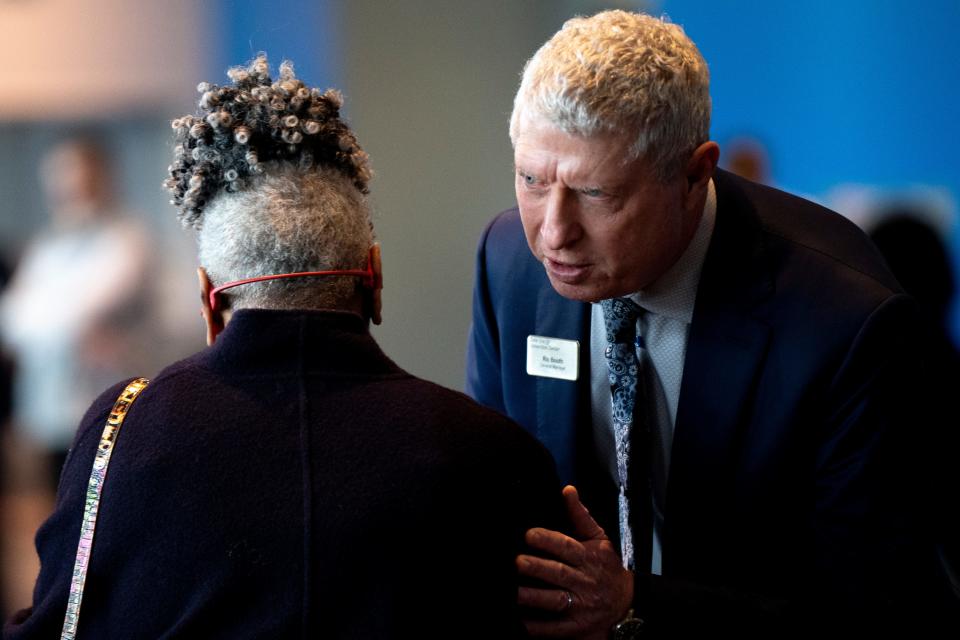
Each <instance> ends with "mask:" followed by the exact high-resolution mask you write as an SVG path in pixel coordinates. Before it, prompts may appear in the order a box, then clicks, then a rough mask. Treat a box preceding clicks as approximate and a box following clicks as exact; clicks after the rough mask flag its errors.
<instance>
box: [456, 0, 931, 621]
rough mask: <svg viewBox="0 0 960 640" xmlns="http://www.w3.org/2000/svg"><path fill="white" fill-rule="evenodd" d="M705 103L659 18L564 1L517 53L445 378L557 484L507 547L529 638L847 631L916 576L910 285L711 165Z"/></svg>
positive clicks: (826, 222)
mask: <svg viewBox="0 0 960 640" xmlns="http://www.w3.org/2000/svg"><path fill="white" fill-rule="evenodd" d="M709 128H710V94H709V73H708V70H707V65H706V63H705V61H704V59H703V57H702V56H701V55H700V52H699V51H698V50H697V48H696V46H695V45H694V44H693V42H691V41H690V39H689V38H688V37H687V36H686V35H685V34H684V32H683V30H682V29H681V28H680V27H679V26H677V25H674V24H670V23H669V22H667V21H664V20H658V19H656V18H652V17H650V16H646V15H640V14H634V13H627V12H624V11H608V12H604V13H600V14H598V15H595V16H593V17H591V18H577V19H573V20H570V21H568V22H567V23H566V24H565V25H564V27H563V29H561V30H560V31H559V32H558V33H557V34H555V35H554V36H553V37H552V38H551V39H550V40H549V41H548V42H547V43H546V44H544V45H543V47H542V48H541V49H540V50H539V51H538V52H537V53H536V54H535V55H534V56H533V58H531V60H530V61H529V62H528V63H527V66H526V68H525V70H524V73H523V79H522V81H521V84H520V88H519V90H518V92H517V96H516V101H515V103H514V110H513V115H512V117H511V120H510V138H511V141H512V142H513V148H514V160H515V165H516V174H515V188H516V195H517V203H518V208H516V209H512V210H509V211H506V212H504V213H502V214H500V215H499V216H498V217H497V218H496V219H495V220H494V221H493V222H491V224H490V225H489V226H488V227H487V229H486V231H485V232H484V235H483V237H482V239H481V242H480V248H479V253H478V257H477V276H476V285H475V294H474V311H473V326H472V329H471V334H470V341H469V353H468V366H467V389H468V392H469V393H470V394H471V395H472V396H473V397H474V398H476V399H477V400H479V401H480V402H482V403H484V404H486V405H488V406H490V407H493V408H495V409H497V410H499V411H501V412H503V413H505V414H507V415H509V416H511V417H512V418H514V419H515V420H517V421H518V422H520V423H521V424H522V425H524V426H525V427H526V428H527V429H528V430H529V431H530V432H531V433H533V434H535V435H536V436H537V437H538V438H539V439H540V440H541V441H542V442H543V443H544V444H546V445H547V447H548V448H549V449H550V450H551V452H552V453H553V455H554V457H555V459H556V461H557V464H558V467H559V470H560V473H561V477H562V479H564V480H565V481H566V482H570V483H575V484H576V485H577V489H578V490H579V493H578V491H577V490H574V489H573V488H571V487H568V488H567V489H565V491H564V495H565V498H566V500H567V504H568V509H569V511H570V513H571V516H572V518H573V520H574V522H575V523H576V525H577V532H576V535H575V536H574V537H568V536H565V535H563V534H560V533H558V532H554V531H549V530H546V529H533V530H531V531H529V532H528V534H527V540H528V542H529V543H530V544H531V545H532V546H533V547H534V548H535V549H537V553H536V554H532V555H521V556H520V557H519V558H518V566H519V568H520V571H521V572H522V573H523V574H525V575H528V576H530V577H533V578H536V579H538V580H540V581H541V583H540V585H539V586H537V587H531V588H522V589H521V590H520V594H519V599H520V602H521V604H523V605H525V606H527V607H530V608H532V609H533V610H535V611H536V612H537V613H536V615H534V614H531V616H530V618H529V619H528V621H527V628H528V630H529V631H530V632H531V633H532V634H533V635H535V636H546V637H584V638H602V637H606V636H607V634H608V633H610V632H611V630H612V633H613V636H614V637H617V638H631V637H640V636H641V635H642V636H643V637H656V636H657V635H658V634H666V635H667V636H669V637H682V636H683V635H684V634H686V633H705V632H716V631H717V630H720V629H725V630H727V631H729V632H731V633H733V634H735V635H737V636H738V637H744V636H749V635H760V636H767V637H782V636H783V635H785V634H786V633H788V632H798V633H807V632H812V631H815V630H816V631H823V630H827V631H830V632H832V631H837V630H839V629H841V628H845V625H850V628H856V629H860V630H862V629H864V628H865V627H869V626H871V625H872V624H883V625H884V626H886V625H895V624H896V623H898V622H905V621H907V620H910V614H911V613H913V612H915V611H916V610H917V608H918V607H920V606H926V605H927V604H928V603H930V602H931V600H929V599H928V598H935V596H933V595H931V594H933V593H935V592H937V593H939V592H938V591H937V588H938V587H939V585H937V584H935V582H936V579H937V578H936V568H935V559H934V557H933V555H932V547H931V546H930V545H929V544H928V540H927V539H926V537H925V532H924V527H923V523H924V521H923V515H922V513H921V512H920V509H919V505H920V503H921V502H922V500H921V498H922V497H923V495H924V493H923V491H924V488H923V484H922V480H923V474H922V473H921V472H920V471H919V463H920V461H921V460H922V457H921V455H920V454H921V452H920V449H919V445H921V444H923V442H924V439H925V437H926V434H925V431H924V427H925V423H924V421H923V420H922V419H920V417H919V416H918V413H917V411H918V406H919V405H921V402H920V400H919V398H920V395H919V389H920V385H921V380H922V376H921V375H920V372H921V370H922V367H921V364H922V363H921V357H920V352H921V349H920V346H921V345H920V344H919V342H918V340H917V339H916V335H917V333H916V328H917V326H918V325H917V318H916V314H915V307H914V303H913V301H912V300H911V299H910V298H909V297H908V296H906V295H905V294H904V293H903V292H902V290H901V288H900V287H899V285H898V284H897V282H896V281H895V279H894V278H893V277H892V276H891V275H890V273H889V272H888V270H887V269H886V267H885V266H884V264H883V261H882V260H881V259H880V257H879V256H878V254H877V252H876V250H875V249H874V247H873V246H872V245H871V244H870V242H869V241H868V240H867V239H866V237H865V236H864V235H863V234H862V233H861V232H860V231H859V230H857V229H856V228H855V227H854V226H853V225H852V224H850V223H849V222H848V221H846V220H844V219H843V218H841V217H840V216H838V215H837V214H835V213H833V212H830V211H828V210H826V209H823V208H822V207H819V206H817V205H814V204H812V203H810V202H806V201H804V200H801V199H799V198H796V197H793V196H790V195H788V194H785V193H782V192H779V191H776V190H773V189H769V188H766V187H762V186H760V185H756V184H753V183H751V182H748V181H745V180H742V179H739V178H737V177H735V176H733V175H731V174H728V173H726V172H724V171H721V170H719V169H717V161H718V158H719V155H720V150H719V147H718V145H717V144H716V143H715V142H713V141H711V140H710V137H709ZM581 495H582V502H581V500H580V496H581ZM584 505H586V506H588V507H589V508H590V510H591V512H590V513H587V511H586V509H585V507H584ZM591 514H592V515H591ZM925 622H927V619H925V618H919V619H915V620H911V624H917V625H921V624H923V623H925Z"/></svg>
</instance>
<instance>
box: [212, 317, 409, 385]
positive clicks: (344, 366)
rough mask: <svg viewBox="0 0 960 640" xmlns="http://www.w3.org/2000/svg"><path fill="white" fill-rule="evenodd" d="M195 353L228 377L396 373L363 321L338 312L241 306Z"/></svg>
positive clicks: (396, 370) (395, 367)
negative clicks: (216, 333)
mask: <svg viewBox="0 0 960 640" xmlns="http://www.w3.org/2000/svg"><path fill="white" fill-rule="evenodd" d="M199 357H200V360H201V363H202V364H203V365H204V366H206V367H208V368H211V369H214V370H222V371H226V372H228V373H230V374H232V375H266V374H278V373H279V374H290V375H292V374H296V373H310V374H314V373H319V374H328V375H377V374H393V373H400V369H398V368H397V366H396V365H395V364H394V363H393V362H392V361H391V360H390V359H389V358H387V356H386V355H384V353H383V351H381V350H380V347H379V346H378V345H377V343H376V342H375V341H374V340H373V337H372V336H371V335H370V333H369V331H368V323H367V321H366V320H364V319H363V318H361V317H360V316H358V315H356V314H353V313H347V312H342V311H303V310H294V311H287V310H275V309H241V310H239V311H237V312H236V313H234V314H233V317H232V318H231V319H230V322H228V323H227V326H226V328H225V329H224V330H223V333H221V334H220V335H219V336H218V337H217V340H216V341H215V342H214V343H213V345H212V346H211V347H208V348H207V349H206V350H204V351H202V352H201V353H200V354H199Z"/></svg>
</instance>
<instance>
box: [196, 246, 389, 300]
mask: <svg viewBox="0 0 960 640" xmlns="http://www.w3.org/2000/svg"><path fill="white" fill-rule="evenodd" d="M309 276H359V277H360V278H362V280H361V281H360V282H361V284H362V285H363V286H364V287H366V288H368V289H374V288H376V286H377V277H376V274H374V272H373V261H372V260H369V259H368V260H367V268H366V269H347V270H338V271H299V272H297V273H276V274H273V275H269V276H257V277H256V278H245V279H243V280H235V281H233V282H228V283H226V284H222V285H220V286H219V287H215V288H213V289H211V290H210V308H211V309H212V310H214V311H216V309H217V294H218V293H220V292H221V291H225V290H227V289H232V288H233V287H239V286H240V285H242V284H250V283H252V282H264V281H266V280H281V279H283V278H301V277H309Z"/></svg>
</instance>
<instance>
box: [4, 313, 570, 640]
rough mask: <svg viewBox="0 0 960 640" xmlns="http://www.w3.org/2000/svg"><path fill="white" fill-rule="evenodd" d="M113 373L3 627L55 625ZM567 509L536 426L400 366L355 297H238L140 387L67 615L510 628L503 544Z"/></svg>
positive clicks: (126, 624) (458, 634) (23, 634)
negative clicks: (85, 572) (358, 312)
mask: <svg viewBox="0 0 960 640" xmlns="http://www.w3.org/2000/svg"><path fill="white" fill-rule="evenodd" d="M124 384H125V383H121V384H118V385H117V386H115V387H113V388H112V389H109V390H108V391H106V392H105V393H104V394H103V395H102V396H101V397H100V398H99V399H98V400H97V401H96V402H95V403H94V404H93V406H92V407H91V408H90V410H89V411H88V412H87V414H86V416H85V417H84V418H83V421H82V423H81V425H80V429H79V432H78V434H77V439H76V441H75V443H74V447H73V449H72V450H71V453H70V456H69V457H68V459H67V462H66V465H65V468H64V470H63V475H62V479H61V483H60V489H59V494H58V497H57V504H56V511H55V512H54V514H53V516H52V517H51V518H50V519H49V520H48V521H47V522H46V523H45V524H44V525H43V527H42V528H41V530H40V531H39V533H38V535H37V549H38V552H39V555H40V559H41V565H42V566H41V571H40V576H39V579H38V581H37V585H36V591H35V594H34V600H33V606H32V608H31V609H28V610H25V611H22V612H20V613H19V614H17V615H16V616H15V617H14V618H13V619H12V620H11V621H10V623H9V624H8V625H7V628H6V629H5V637H8V638H10V640H15V639H16V640H20V639H22V638H54V637H59V631H60V627H61V625H62V622H63V614H64V610H65V607H66V601H67V593H68V589H69V582H70V574H71V570H72V565H73V559H74V554H75V552H76V545H77V539H78V536H79V531H80V521H81V516H82V512H83V500H84V492H85V490H86V486H87V479H88V476H89V473H90V468H91V464H92V462H93V458H94V454H95V450H96V447H97V442H98V440H99V438H100V434H101V431H102V428H103V424H104V421H105V420H106V417H107V414H108V412H109V410H110V408H111V406H112V405H113V403H114V401H115V399H116V397H117V395H118V394H119V392H120V390H121V389H122V388H123V386H124ZM561 517H562V502H561V498H560V486H559V481H558V479H557V476H556V473H555V471H554V467H553V462H552V460H551V458H550V456H549V454H548V453H547V452H546V450H545V449H544V448H543V447H541V446H540V445H539V444H538V443H537V442H536V441H535V440H534V439H533V438H532V437H530V436H529V435H527V434H526V433H525V432H524V431H523V430H522V429H520V428H519V427H517V426H516V425H514V424H513V423H512V422H511V421H509V420H508V419H506V418H504V417H502V416H500V415H499V414H497V413H495V412H493V411H490V410H488V409H485V408H482V407H480V406H478V405H477V404H475V403H474V402H473V401H472V400H470V399H469V398H467V397H466V396H464V395H463V394H460V393H456V392H453V391H450V390H447V389H444V388H441V387H439V386H437V385H434V384H431V383H429V382H425V381H423V380H419V379H417V378H415V377H413V376H411V375H409V374H408V373H405V372H404V371H402V370H401V369H399V368H398V367H397V366H396V365H395V364H394V363H393V362H391V361H390V360H389V359H388V358H387V357H386V356H385V355H384V354H383V352H382V351H381V350H380V348H379V347H378V346H377V345H376V343H375V342H374V340H373V338H372V337H371V336H370V335H369V333H368V331H367V324H366V322H365V321H363V320H361V318H360V317H358V316H354V315H351V314H346V313H321V312H286V311H263V310H256V311H252V310H242V311H239V312H237V313H236V314H235V315H234V317H233V319H232V320H231V321H230V322H229V324H228V325H227V327H226V330H225V331H224V332H223V334H222V335H221V336H220V337H219V338H218V339H217V341H216V343H215V344H214V346H213V347H211V348H208V349H206V350H204V351H202V352H200V353H198V354H196V355H195V356H193V357H191V358H188V359H186V360H184V361H181V362H179V363H177V364H174V365H173V366H171V367H169V368H167V369H166V370H165V371H163V372H162V373H161V374H160V375H159V376H157V378H156V379H155V380H154V381H153V382H152V383H151V385H150V386H149V387H148V388H147V389H146V390H145V391H144V392H143V393H142V394H141V396H140V398H139V399H138V400H136V402H135V403H134V405H133V407H132V408H131V410H130V412H129V414H128V416H127V419H126V422H125V423H124V425H123V427H122V430H121V432H120V435H119V437H118V441H117V446H116V449H115V452H114V454H113V459H112V461H111V466H110V469H109V474H108V476H107V480H106V483H105V488H104V494H103V502H102V505H101V510H100V519H99V523H98V527H97V531H96V537H95V539H94V546H93V558H92V562H91V565H90V570H89V576H88V579H87V584H86V591H85V595H84V600H83V605H82V609H81V613H80V624H79V628H78V636H77V637H78V638H80V639H81V640H83V639H84V638H111V639H112V638H144V639H151V640H155V639H157V638H231V639H236V638H307V637H310V638H414V637H416V638H433V637H437V638H439V637H444V638H453V637H455V638H501V637H514V636H521V637H522V636H523V635H524V634H523V630H522V627H521V626H520V624H519V612H518V609H517V606H516V604H515V600H516V590H517V577H516V572H515V561H514V557H515V555H516V554H517V553H518V552H520V551H521V548H522V538H523V533H524V531H525V530H526V529H527V528H528V527H531V526H536V525H544V526H550V527H554V528H556V527H558V526H561Z"/></svg>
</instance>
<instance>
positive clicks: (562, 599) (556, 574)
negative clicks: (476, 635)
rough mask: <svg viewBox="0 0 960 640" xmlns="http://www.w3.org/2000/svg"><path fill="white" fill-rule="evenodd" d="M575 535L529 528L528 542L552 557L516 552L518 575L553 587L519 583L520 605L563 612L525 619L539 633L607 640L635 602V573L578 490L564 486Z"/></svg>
mask: <svg viewBox="0 0 960 640" xmlns="http://www.w3.org/2000/svg"><path fill="white" fill-rule="evenodd" d="M563 498H564V501H565V502H566V504H567V512H568V513H569V515H570V520H571V522H572V523H573V529H574V535H575V536H576V537H577V539H574V538H571V537H569V536H566V535H564V534H562V533H560V532H558V531H550V530H548V529H530V530H529V531H527V535H526V541H527V544H529V545H530V546H531V547H533V548H534V549H537V550H539V551H543V552H545V553H546V554H547V555H549V556H550V557H551V558H554V559H548V558H541V557H537V556H529V555H520V556H518V557H517V568H518V569H519V571H520V574H521V575H523V576H527V577H529V578H535V579H537V580H540V581H542V582H544V583H546V584H548V585H552V588H542V589H541V588H532V587H520V594H519V598H518V600H519V602H520V605H521V606H525V607H530V608H533V609H540V610H543V611H549V612H554V613H557V614H561V617H557V618H555V619H551V620H542V619H538V620H525V621H524V626H526V628H527V632H528V633H529V634H530V635H531V636H534V637H540V638H582V639H590V640H605V639H606V638H607V636H608V634H609V633H610V629H611V628H612V627H613V625H615V624H616V623H617V622H619V621H620V620H622V619H623V618H624V617H625V616H626V614H627V611H628V610H629V609H630V606H631V603H632V601H633V574H632V573H631V572H630V571H628V570H626V569H624V568H623V563H622V562H621V560H620V556H619V555H618V554H617V551H616V550H615V549H614V548H613V545H612V544H611V543H610V540H609V539H608V538H607V534H606V533H605V532H604V531H603V529H602V528H601V527H600V525H598V524H597V523H596V521H595V520H594V519H593V518H592V517H591V516H590V512H588V511H587V509H586V507H584V506H583V503H581V502H580V496H579V495H578V494H577V490H576V489H575V488H574V487H572V486H566V487H564V489H563Z"/></svg>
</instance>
